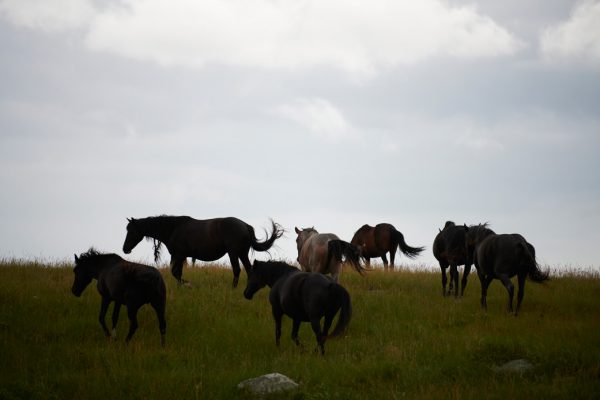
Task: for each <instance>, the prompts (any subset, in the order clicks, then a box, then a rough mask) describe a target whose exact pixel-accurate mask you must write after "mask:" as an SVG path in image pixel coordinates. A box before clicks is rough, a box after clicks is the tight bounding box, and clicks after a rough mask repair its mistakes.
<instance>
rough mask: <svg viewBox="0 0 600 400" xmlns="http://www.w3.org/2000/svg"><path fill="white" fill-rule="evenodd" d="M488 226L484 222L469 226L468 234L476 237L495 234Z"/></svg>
mask: <svg viewBox="0 0 600 400" xmlns="http://www.w3.org/2000/svg"><path fill="white" fill-rule="evenodd" d="M489 226H490V223H489V222H484V223H483V224H477V225H469V232H473V234H474V235H476V236H479V235H486V234H495V233H496V232H494V231H493V230H491V229H490V228H489Z"/></svg>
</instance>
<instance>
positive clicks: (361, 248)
mask: <svg viewBox="0 0 600 400" xmlns="http://www.w3.org/2000/svg"><path fill="white" fill-rule="evenodd" d="M294 229H295V232H296V234H297V238H296V244H297V250H298V257H297V261H298V263H299V265H300V267H301V269H298V268H296V267H295V266H291V265H289V264H287V263H284V262H279V261H258V260H255V261H254V263H250V259H249V257H248V253H249V252H250V249H252V250H254V251H268V250H269V249H270V248H271V247H272V246H273V244H274V243H275V241H276V240H277V239H279V238H280V237H281V236H282V235H283V233H284V229H283V228H282V227H281V226H280V225H279V224H277V223H275V222H274V221H271V233H268V232H267V238H266V239H265V240H264V241H259V240H258V239H257V238H256V235H255V232H254V228H253V227H252V226H250V225H249V224H247V223H245V222H244V221H242V220H240V219H238V218H234V217H228V218H214V219H207V220H197V219H194V218H191V217H187V216H166V215H161V216H155V217H147V218H140V219H135V218H129V219H128V223H127V235H126V237H125V242H124V243H123V252H124V253H125V254H129V253H131V251H132V250H133V249H134V248H135V246H137V244H138V243H140V242H141V241H142V239H144V238H146V239H148V240H152V241H153V245H154V257H155V262H158V260H159V257H160V251H161V247H162V245H164V246H165V247H166V248H167V250H168V251H169V253H170V255H171V262H170V265H171V273H172V275H173V276H174V277H175V279H176V280H177V282H178V283H179V284H180V285H182V284H186V281H185V280H184V279H183V277H182V276H183V265H184V263H185V260H186V259H187V258H188V257H191V258H192V259H193V260H202V261H215V260H218V259H219V258H221V257H223V256H224V255H226V254H227V255H228V256H229V260H230V262H231V267H232V271H233V282H232V285H233V287H234V288H235V287H237V285H238V282H239V276H240V272H241V269H240V262H241V264H242V266H243V267H244V269H245V270H246V273H247V275H248V283H247V287H246V289H245V290H244V297H245V298H247V299H249V300H250V299H252V297H253V296H254V294H255V293H256V292H257V291H258V290H260V289H261V288H263V287H264V286H269V287H270V288H271V291H270V295H269V301H270V303H271V309H272V314H273V318H274V320H275V343H276V344H277V345H279V343H280V337H281V319H282V316H283V315H287V316H288V317H290V318H291V319H292V321H293V325H292V339H293V340H294V342H295V343H296V344H299V341H298V330H299V329H300V324H301V323H302V322H310V324H311V327H312V329H313V332H314V334H315V337H316V340H317V345H318V348H319V349H320V351H321V353H322V354H324V352H325V348H324V343H325V341H326V339H327V338H332V337H336V336H339V335H341V334H343V333H344V332H345V330H346V329H347V327H348V323H349V321H350V318H351V316H352V304H351V300H350V295H349V293H348V291H347V290H346V289H345V288H344V287H343V286H341V285H340V284H339V283H338V281H339V275H340V272H341V270H342V265H343V263H344V262H345V263H347V264H349V265H351V266H352V267H353V268H354V269H355V270H356V271H357V272H358V273H359V274H361V275H362V274H364V272H365V271H369V270H370V269H371V268H370V260H371V258H375V257H381V259H382V261H383V265H384V269H385V270H388V269H391V270H393V269H394V259H395V255H396V251H397V250H398V249H399V250H400V251H401V252H402V253H403V254H404V255H405V256H407V257H409V258H415V257H417V256H418V255H419V254H421V253H422V252H423V251H424V250H425V247H412V246H409V245H408V244H406V242H405V240H404V235H403V234H402V233H401V232H399V231H398V230H396V228H395V227H394V226H393V225H391V224H387V223H382V224H378V225H376V226H374V227H373V226H370V225H363V226H362V227H360V228H359V229H358V230H357V231H356V233H355V234H354V236H353V237H352V240H351V241H350V242H346V241H344V240H341V239H340V238H339V237H338V236H337V235H335V234H333V233H319V232H318V231H317V230H316V229H314V227H310V228H304V229H298V228H297V227H295V228H294ZM388 253H389V258H390V259H389V261H390V262H391V264H390V263H388V258H387V254H388ZM433 254H434V256H435V258H436V259H437V260H438V262H439V265H440V269H441V272H442V294H443V295H444V296H447V295H451V294H452V292H453V291H454V295H455V296H459V292H460V295H461V296H462V295H463V294H464V291H465V287H466V285H467V278H468V275H469V273H470V270H471V265H475V268H476V270H477V275H478V277H479V280H480V282H481V305H482V307H483V308H486V307H487V300H486V297H487V289H488V286H489V284H490V283H491V281H492V280H493V279H499V280H500V281H501V282H502V283H503V285H504V286H505V287H506V290H507V292H508V299H509V301H508V309H509V311H510V312H512V311H513V297H514V286H513V284H512V282H511V280H510V278H512V277H514V276H515V275H516V276H517V279H518V288H519V291H518V295H517V307H516V311H515V315H516V314H517V313H518V312H519V309H520V306H521V302H522V300H523V295H524V293H525V279H526V277H529V278H530V279H531V280H533V281H534V282H543V281H545V280H547V279H548V272H542V271H541V270H540V268H539V267H538V265H537V263H536V261H535V249H534V247H533V246H532V245H531V244H530V243H528V242H527V241H526V240H525V238H524V237H523V236H521V235H519V234H496V233H495V232H494V231H492V230H491V229H489V227H488V224H479V225H472V226H467V225H466V224H465V225H456V224H455V223H454V222H452V221H447V222H446V224H445V226H444V228H443V229H440V231H439V233H438V234H437V236H436V237H435V240H434V242H433ZM361 261H362V262H364V264H365V266H363V265H361ZM461 265H464V272H463V278H462V281H461V284H462V287H459V280H458V267H459V266H461ZM448 267H450V284H449V290H448V291H446V286H447V283H448V278H447V276H446V270H447V268H448ZM74 274H75V280H74V282H73V286H72V289H71V291H72V292H73V294H74V295H75V296H81V294H82V293H83V291H84V289H85V288H86V287H87V286H88V285H89V284H90V282H91V281H92V280H94V279H95V280H97V288H98V292H99V293H100V296H101V298H102V301H101V306H100V315H99V321H100V325H101V326H102V329H103V330H104V333H105V334H106V336H108V337H113V338H114V337H115V335H116V333H115V332H116V325H117V321H118V318H119V312H120V309H121V306H122V305H125V306H126V308H127V315H128V318H129V332H128V334H127V337H126V339H125V341H126V342H129V340H130V339H131V337H132V336H133V334H134V333H135V331H136V329H137V327H138V323H137V312H138V310H139V308H140V307H141V306H143V305H144V304H150V305H151V306H152V307H153V309H154V310H155V312H156V315H157V318H158V324H159V330H160V334H161V344H162V345H163V346H164V343H165V333H166V322H165V305H166V288H165V283H164V281H163V278H162V275H161V274H160V273H159V271H158V270H157V269H156V268H153V267H150V266H147V265H143V264H138V263H134V262H130V261H127V260H124V259H123V258H121V257H120V256H119V255H117V254H102V253H99V252H97V251H96V250H94V249H93V248H90V250H88V251H87V252H85V253H82V254H81V255H79V256H77V255H75V268H74ZM327 274H329V275H330V277H329V276H327ZM112 302H114V308H113V313H112V329H111V330H110V331H109V329H108V327H107V326H106V321H105V319H106V313H107V311H108V308H109V306H110V304H111V303H112ZM338 312H339V317H338V322H337V324H336V326H335V328H334V330H333V332H332V333H331V334H330V333H329V329H330V328H331V325H332V322H333V319H334V317H335V315H336V314H338ZM321 320H324V321H323V325H322V326H321Z"/></svg>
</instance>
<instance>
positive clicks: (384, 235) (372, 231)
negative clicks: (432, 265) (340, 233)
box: [350, 224, 425, 271]
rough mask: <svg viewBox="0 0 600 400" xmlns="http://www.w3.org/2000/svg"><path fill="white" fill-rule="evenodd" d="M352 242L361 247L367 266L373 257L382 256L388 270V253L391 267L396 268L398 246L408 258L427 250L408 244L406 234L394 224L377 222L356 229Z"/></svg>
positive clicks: (384, 266) (384, 265)
mask: <svg viewBox="0 0 600 400" xmlns="http://www.w3.org/2000/svg"><path fill="white" fill-rule="evenodd" d="M350 243H352V244H353V245H356V246H358V247H360V249H361V255H362V257H363V258H364V259H365V263H366V264H367V267H368V266H369V265H370V264H371V257H381V259H382V260H383V268H384V269H385V270H387V269H388V260H387V253H390V261H391V265H390V268H391V270H392V271H393V270H394V259H395V258H396V249H397V248H398V247H400V251H401V252H402V253H404V255H405V256H407V257H408V258H415V257H416V256H418V255H419V254H421V252H422V251H423V250H425V247H411V246H409V245H407V244H406V242H405V241H404V235H403V234H402V233H400V232H399V231H397V230H396V228H394V226H393V225H392V224H377V225H375V226H374V227H373V226H370V225H366V224H365V225H363V226H362V227H360V229H359V230H357V231H356V233H355V234H354V236H353V237H352V240H351V241H350Z"/></svg>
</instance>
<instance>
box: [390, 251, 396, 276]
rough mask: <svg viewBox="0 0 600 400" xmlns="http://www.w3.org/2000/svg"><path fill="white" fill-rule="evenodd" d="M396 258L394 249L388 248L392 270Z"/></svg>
mask: <svg viewBox="0 0 600 400" xmlns="http://www.w3.org/2000/svg"><path fill="white" fill-rule="evenodd" d="M395 259H396V249H395V248H394V250H390V270H392V271H393V270H394V260H395Z"/></svg>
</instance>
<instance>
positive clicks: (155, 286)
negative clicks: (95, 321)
mask: <svg viewBox="0 0 600 400" xmlns="http://www.w3.org/2000/svg"><path fill="white" fill-rule="evenodd" d="M73 272H74V273H75V281H74V282H73V287H72V288H71V291H72V292H73V294H74V295H75V296H77V297H79V296H81V293H83V291H84V290H85V288H86V287H87V286H88V285H89V284H90V282H91V281H92V279H96V280H97V281H98V285H97V288H98V292H99V293H100V296H102V303H101V305H100V317H99V320H100V325H102V329H103V330H104V333H105V334H106V336H107V337H110V336H111V334H110V333H109V332H108V328H107V327H106V322H105V317H106V312H107V311H108V306H109V305H110V303H111V302H113V301H114V302H115V305H114V308H113V314H112V337H113V338H115V337H116V326H117V321H118V319H119V311H120V309H121V305H122V304H125V306H126V307H127V315H128V317H129V333H128V334H127V337H126V338H125V341H126V342H129V340H130V339H131V337H132V336H133V334H134V333H135V331H136V329H137V327H138V322H137V312H138V310H139V308H140V307H141V306H143V305H144V304H147V303H150V305H151V306H152V308H154V311H156V316H157V317H158V327H159V329H160V342H161V344H162V345H163V346H164V345H165V333H166V331H167V323H166V322H165V304H166V300H167V291H166V288H165V282H164V281H163V278H162V276H161V274H160V272H158V270H157V269H156V268H152V267H149V266H147V265H142V264H136V263H132V262H129V261H125V260H123V259H122V258H121V257H119V256H118V255H116V254H101V253H98V252H97V251H96V250H94V249H90V250H88V252H87V253H83V254H81V255H80V256H79V257H77V254H75V269H74V270H73Z"/></svg>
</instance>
